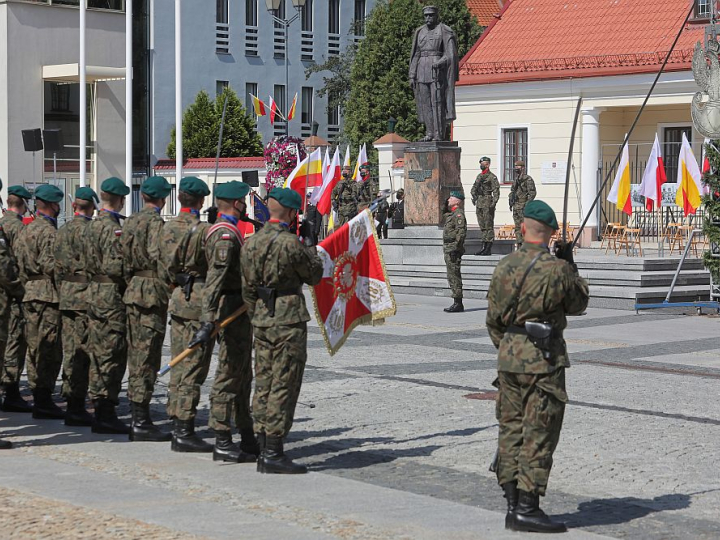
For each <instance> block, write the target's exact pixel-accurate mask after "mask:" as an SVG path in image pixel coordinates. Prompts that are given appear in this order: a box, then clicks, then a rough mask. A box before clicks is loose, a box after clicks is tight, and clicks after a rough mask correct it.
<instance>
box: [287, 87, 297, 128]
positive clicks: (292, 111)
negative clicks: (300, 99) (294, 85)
mask: <svg viewBox="0 0 720 540" xmlns="http://www.w3.org/2000/svg"><path fill="white" fill-rule="evenodd" d="M297 96H298V95H297V92H295V97H294V98H293V102H292V105H290V110H289V111H288V114H287V120H288V122H289V121H290V120H292V119H293V118H295V107H297Z"/></svg>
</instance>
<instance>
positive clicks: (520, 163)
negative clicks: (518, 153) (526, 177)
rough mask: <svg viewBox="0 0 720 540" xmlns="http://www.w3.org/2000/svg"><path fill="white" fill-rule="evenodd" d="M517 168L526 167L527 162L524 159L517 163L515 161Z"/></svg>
mask: <svg viewBox="0 0 720 540" xmlns="http://www.w3.org/2000/svg"><path fill="white" fill-rule="evenodd" d="M515 166H516V167H524V166H525V162H524V161H523V160H522V159H518V160H517V161H515Z"/></svg>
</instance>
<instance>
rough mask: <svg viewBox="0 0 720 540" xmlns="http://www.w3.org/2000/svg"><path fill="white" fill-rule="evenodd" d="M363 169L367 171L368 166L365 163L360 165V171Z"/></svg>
mask: <svg viewBox="0 0 720 540" xmlns="http://www.w3.org/2000/svg"><path fill="white" fill-rule="evenodd" d="M363 169H365V170H366V171H369V170H370V165H368V164H367V163H363V164H362V165H360V170H361V171H362V170H363Z"/></svg>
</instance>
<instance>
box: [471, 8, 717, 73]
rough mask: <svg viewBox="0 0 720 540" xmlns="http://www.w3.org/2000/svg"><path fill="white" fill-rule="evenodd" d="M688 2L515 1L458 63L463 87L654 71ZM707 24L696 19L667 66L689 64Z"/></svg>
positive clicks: (678, 67) (681, 67)
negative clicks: (698, 22) (459, 63)
mask: <svg viewBox="0 0 720 540" xmlns="http://www.w3.org/2000/svg"><path fill="white" fill-rule="evenodd" d="M689 7H690V3H689V2H688V0H663V2H661V3H658V2H657V0H509V1H508V2H507V3H506V4H505V7H504V8H503V10H502V12H501V14H500V18H499V19H496V20H495V21H493V23H492V24H491V25H490V27H489V28H488V29H487V30H486V31H485V33H484V34H483V35H482V36H481V37H480V39H479V40H478V42H477V43H476V44H475V46H474V47H473V48H472V49H471V50H470V52H469V53H468V54H467V55H466V56H465V58H463V60H462V63H461V66H460V82H459V83H458V84H461V85H470V84H492V83H498V82H510V81H528V80H543V79H559V78H569V77H575V78H576V77H596V76H600V75H625V74H631V73H645V72H655V71H657V70H658V69H659V67H660V65H661V64H662V62H663V60H664V58H665V55H666V54H667V52H668V51H669V50H670V47H671V45H672V42H673V40H674V39H675V36H676V34H677V32H678V30H679V29H680V25H681V24H682V22H683V21H684V20H685V17H686V16H687V12H688V9H689ZM703 33H704V25H703V24H690V25H688V26H687V28H686V29H685V31H684V32H683V34H682V36H681V37H680V40H679V42H678V44H677V46H676V48H675V50H674V51H673V54H672V55H671V57H670V61H669V62H668V65H667V68H666V70H667V71H681V70H686V69H690V63H691V60H692V51H693V47H694V45H695V42H696V41H702V39H703Z"/></svg>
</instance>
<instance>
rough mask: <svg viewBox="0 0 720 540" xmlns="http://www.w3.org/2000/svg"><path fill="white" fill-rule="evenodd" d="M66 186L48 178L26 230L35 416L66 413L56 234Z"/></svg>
mask: <svg viewBox="0 0 720 540" xmlns="http://www.w3.org/2000/svg"><path fill="white" fill-rule="evenodd" d="M63 197H64V195H63V192H62V191H61V190H60V189H59V188H58V187H56V186H52V185H49V184H43V185H41V186H39V187H38V188H37V189H36V190H35V207H36V209H37V212H36V214H37V217H36V219H35V220H34V221H33V222H32V223H30V224H29V225H27V226H26V227H25V229H24V230H23V232H22V233H21V234H20V238H19V239H18V244H20V246H21V248H20V249H18V255H19V256H18V261H19V262H20V269H21V270H22V277H23V279H24V280H25V281H26V284H25V296H24V297H23V313H24V315H25V324H26V339H27V344H28V382H29V384H30V389H31V390H32V393H33V398H34V404H33V418H42V419H60V418H65V413H64V412H63V410H62V409H61V408H60V407H58V406H57V405H55V402H54V401H53V399H52V394H53V390H55V381H57V377H58V374H59V373H60V368H61V366H62V349H61V343H60V310H59V300H60V298H59V296H58V292H57V289H56V288H55V236H56V233H57V216H58V214H60V201H62V200H63Z"/></svg>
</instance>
